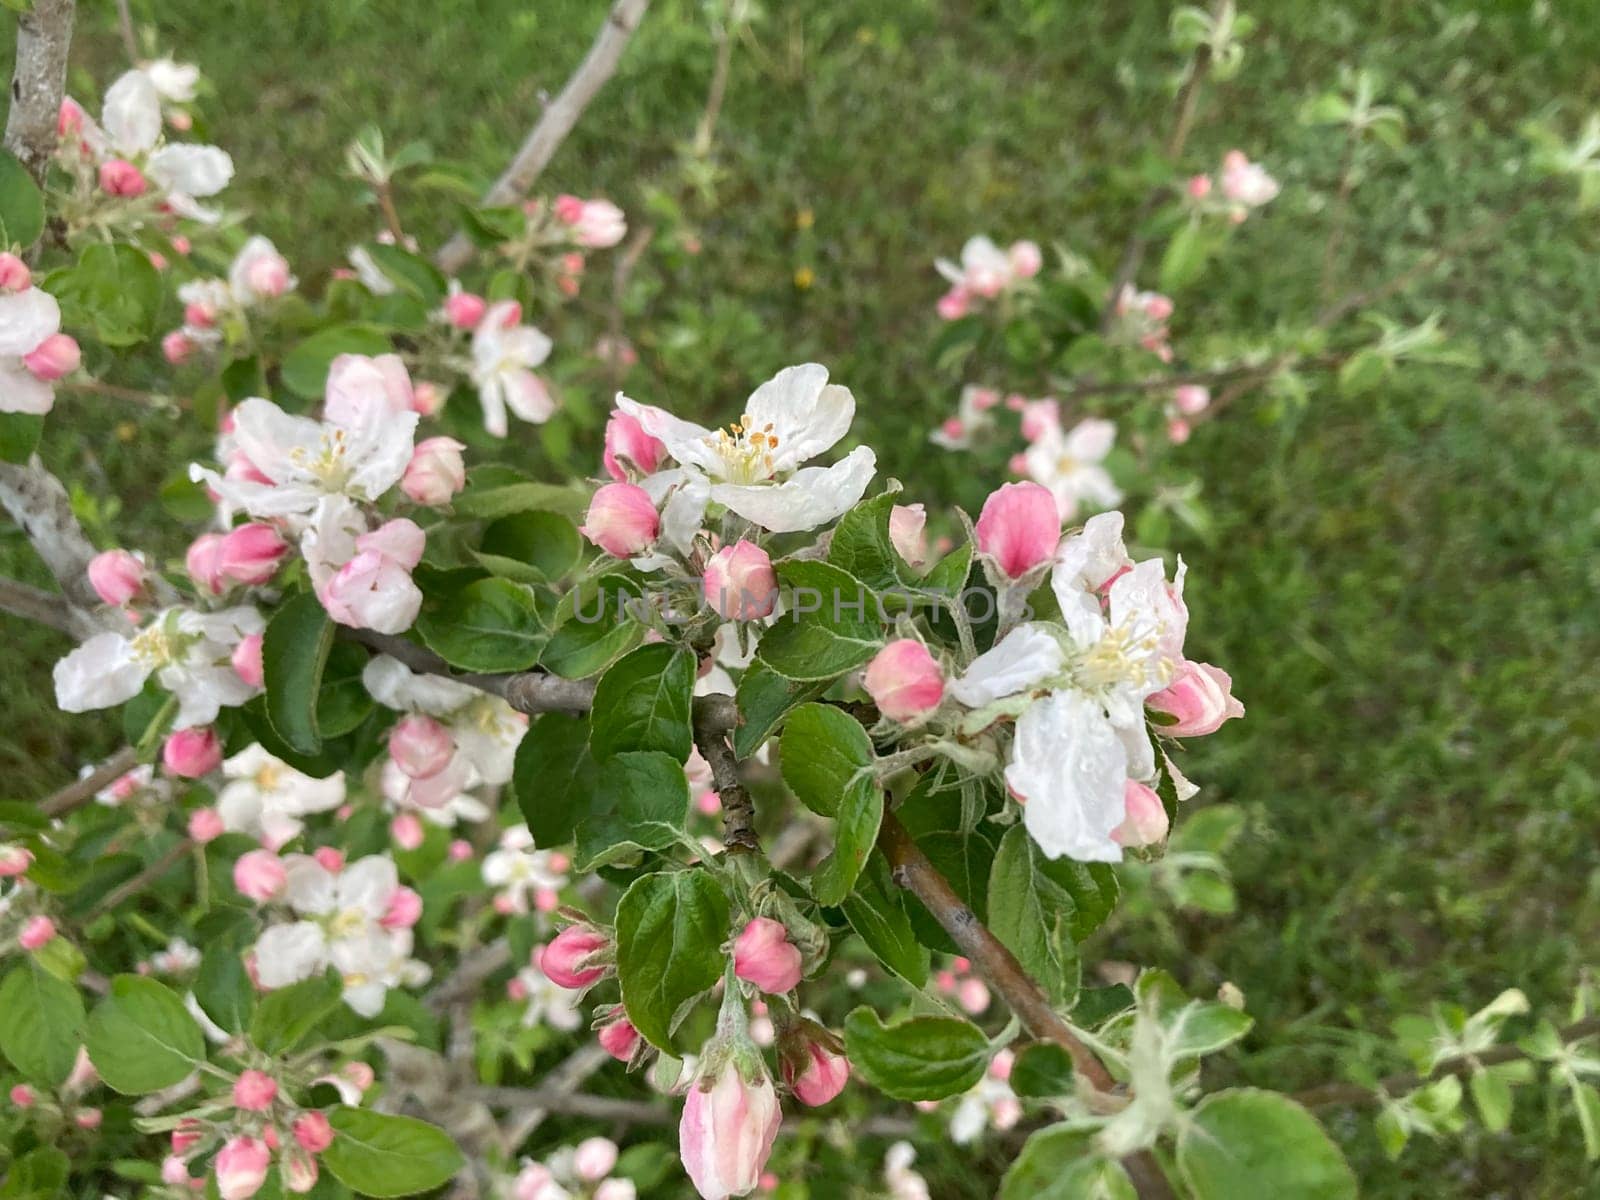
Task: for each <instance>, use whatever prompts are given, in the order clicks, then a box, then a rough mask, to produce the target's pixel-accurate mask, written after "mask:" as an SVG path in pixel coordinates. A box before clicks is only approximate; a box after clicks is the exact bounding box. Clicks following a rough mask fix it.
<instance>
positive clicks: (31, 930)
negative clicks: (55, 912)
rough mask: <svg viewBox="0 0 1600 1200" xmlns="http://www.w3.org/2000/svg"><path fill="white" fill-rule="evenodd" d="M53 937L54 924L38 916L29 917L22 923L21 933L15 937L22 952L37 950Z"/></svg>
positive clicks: (47, 918)
mask: <svg viewBox="0 0 1600 1200" xmlns="http://www.w3.org/2000/svg"><path fill="white" fill-rule="evenodd" d="M55 936H56V923H55V922H54V921H52V920H51V919H50V918H49V917H46V916H43V915H40V916H34V917H29V918H28V919H27V920H26V921H24V922H23V923H22V932H21V933H20V934H19V935H18V936H17V941H18V942H19V943H20V944H21V946H22V948H23V949H24V950H38V949H39V948H41V947H42V946H43V945H44V944H45V943H46V942H48V941H49V940H50V939H51V938H53V937H55Z"/></svg>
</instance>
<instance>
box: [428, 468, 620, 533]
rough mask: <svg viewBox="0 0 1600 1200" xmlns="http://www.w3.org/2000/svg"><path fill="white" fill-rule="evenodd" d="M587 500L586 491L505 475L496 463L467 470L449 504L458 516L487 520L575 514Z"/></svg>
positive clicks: (582, 510)
mask: <svg viewBox="0 0 1600 1200" xmlns="http://www.w3.org/2000/svg"><path fill="white" fill-rule="evenodd" d="M588 503H589V497H588V494H587V492H586V491H584V492H580V491H578V490H577V489H576V488H573V487H569V486H567V485H564V484H554V483H536V482H534V481H533V480H531V479H522V478H520V477H518V476H516V475H515V474H512V475H510V476H509V477H508V476H506V475H503V474H501V473H500V469H499V468H498V467H487V468H486V467H479V468H477V469H475V470H473V471H471V472H470V473H469V474H468V476H467V486H466V489H465V490H464V491H462V493H461V494H460V495H459V496H457V497H456V498H455V499H454V500H453V501H451V502H450V508H451V510H452V511H453V512H455V513H456V514H457V515H458V516H462V517H471V518H476V519H479V520H486V521H493V520H496V519H497V518H500V517H508V516H511V515H512V514H513V513H523V512H553V513H560V514H561V515H562V516H564V517H568V518H576V517H579V516H582V515H583V512H584V510H585V508H586V507H587V505H588ZM580 547H581V543H580Z"/></svg>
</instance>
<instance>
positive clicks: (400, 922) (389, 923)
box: [378, 887, 422, 929]
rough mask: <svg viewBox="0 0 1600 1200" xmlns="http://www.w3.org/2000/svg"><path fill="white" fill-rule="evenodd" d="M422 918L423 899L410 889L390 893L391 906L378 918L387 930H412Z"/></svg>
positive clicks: (399, 889)
mask: <svg viewBox="0 0 1600 1200" xmlns="http://www.w3.org/2000/svg"><path fill="white" fill-rule="evenodd" d="M421 916H422V897H421V896H419V895H417V893H416V892H414V891H412V890H411V889H410V888H408V887H397V888H395V890H394V891H392V892H390V893H389V904H388V906H387V907H386V908H385V909H384V910H383V916H381V917H379V918H378V924H379V925H382V926H383V927H384V928H385V929H410V928H411V927H412V926H413V925H415V924H416V923H417V921H418V919H419V918H421Z"/></svg>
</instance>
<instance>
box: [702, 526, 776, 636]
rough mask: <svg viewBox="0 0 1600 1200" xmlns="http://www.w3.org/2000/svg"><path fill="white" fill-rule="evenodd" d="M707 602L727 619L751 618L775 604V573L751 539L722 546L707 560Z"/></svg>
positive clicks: (758, 617) (741, 619) (744, 619)
mask: <svg viewBox="0 0 1600 1200" xmlns="http://www.w3.org/2000/svg"><path fill="white" fill-rule="evenodd" d="M702 582H703V583H704V586H705V593H706V605H707V606H708V607H709V608H710V609H711V611H712V612H714V613H716V614H717V615H718V616H719V617H721V618H723V619H724V620H726V621H754V620H758V619H760V618H761V617H766V616H770V615H771V614H772V610H773V609H775V608H777V607H778V575H777V572H776V571H774V570H773V569H772V559H771V557H769V556H768V554H767V552H766V551H765V550H763V549H762V548H761V547H760V546H758V545H756V544H755V543H754V542H747V541H745V540H744V539H742V538H741V539H740V540H739V541H737V542H735V543H734V544H733V545H731V546H724V547H723V548H722V549H721V550H718V551H717V552H716V553H715V554H713V555H712V556H711V561H710V562H708V563H706V570H705V575H704V577H703V581H702Z"/></svg>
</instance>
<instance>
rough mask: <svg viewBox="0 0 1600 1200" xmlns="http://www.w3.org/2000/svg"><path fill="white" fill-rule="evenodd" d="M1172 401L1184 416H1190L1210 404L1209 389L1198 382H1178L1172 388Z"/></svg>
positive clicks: (1201, 411) (1203, 409)
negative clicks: (1178, 383)
mask: <svg viewBox="0 0 1600 1200" xmlns="http://www.w3.org/2000/svg"><path fill="white" fill-rule="evenodd" d="M1172 403H1173V407H1175V408H1176V409H1177V410H1178V411H1179V412H1180V413H1182V414H1183V415H1184V416H1186V417H1192V416H1194V415H1195V414H1196V413H1203V412H1205V410H1206V409H1207V408H1209V407H1210V406H1211V389H1210V388H1208V387H1205V386H1203V385H1201V384H1198V383H1184V384H1180V385H1179V386H1177V387H1176V388H1174V389H1173V390H1172Z"/></svg>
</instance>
